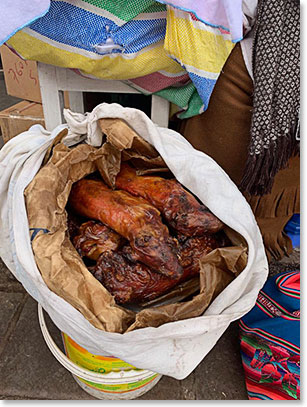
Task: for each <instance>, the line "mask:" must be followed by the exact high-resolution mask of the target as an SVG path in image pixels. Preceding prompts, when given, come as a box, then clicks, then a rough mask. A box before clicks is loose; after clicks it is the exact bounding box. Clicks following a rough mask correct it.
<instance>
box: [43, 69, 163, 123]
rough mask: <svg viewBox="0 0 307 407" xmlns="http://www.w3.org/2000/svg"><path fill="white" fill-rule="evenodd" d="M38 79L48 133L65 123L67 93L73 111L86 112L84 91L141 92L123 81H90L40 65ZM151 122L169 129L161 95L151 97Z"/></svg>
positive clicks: (62, 70)
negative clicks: (66, 92)
mask: <svg viewBox="0 0 307 407" xmlns="http://www.w3.org/2000/svg"><path fill="white" fill-rule="evenodd" d="M38 76H39V83H40V89H41V95H42V105H43V111H44V117H45V126H46V129H47V130H52V129H53V128H54V127H56V126H58V125H59V124H61V123H63V122H64V117H63V108H64V96H63V91H68V95H69V104H70V110H72V111H74V112H78V113H84V104H83V95H82V93H83V92H102V93H138V94H140V93H141V92H139V91H138V90H137V89H134V88H132V87H130V86H129V85H126V84H125V83H123V82H120V81H113V80H102V79H91V78H86V77H84V76H81V75H79V74H77V73H76V72H74V71H73V70H71V69H67V68H60V67H56V66H53V65H47V64H43V63H41V62H39V63H38ZM151 100H152V102H151V119H152V121H153V122H154V123H156V124H157V125H159V126H161V127H168V120H169V102H168V101H167V100H165V99H163V98H161V97H159V96H155V95H152V96H151Z"/></svg>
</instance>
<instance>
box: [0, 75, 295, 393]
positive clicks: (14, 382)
mask: <svg viewBox="0 0 307 407" xmlns="http://www.w3.org/2000/svg"><path fill="white" fill-rule="evenodd" d="M18 101H19V99H16V98H12V97H8V96H7V95H6V92H5V87H4V83H3V78H1V74H0V110H2V109H4V108H6V107H9V106H11V105H13V104H14V103H17V102H18ZM295 269H299V251H295V252H294V253H293V255H291V257H290V258H287V259H284V260H283V261H281V262H272V263H271V265H270V274H271V275H274V274H277V273H279V272H282V271H287V270H295ZM0 310H1V312H0V400H1V399H2V400H92V399H93V398H92V397H91V396H90V395H88V394H87V393H86V392H84V391H83V390H82V389H81V388H80V387H79V386H78V384H77V383H76V382H75V381H74V380H73V377H72V375H71V374H70V373H69V372H68V371H67V370H66V369H65V368H64V367H62V365H61V364H60V363H58V362H57V360H56V359H55V358H54V357H53V355H52V354H51V353H50V351H49V349H48V348H47V346H46V344H45V341H44V339H43V337H42V334H41V332H40V327H39V324H38V318H37V303H36V302H35V301H34V300H33V299H32V298H31V297H30V296H29V295H28V294H27V292H26V291H25V290H24V288H23V287H22V286H21V284H20V283H19V282H18V281H17V280H16V279H15V278H14V276H13V275H12V274H11V273H10V271H9V270H8V269H7V268H6V266H5V265H4V263H3V262H2V261H1V259H0ZM48 327H49V331H50V333H51V335H52V337H53V338H54V340H55V341H56V342H57V344H58V346H59V347H62V342H61V336H60V332H59V330H58V329H57V327H56V326H55V325H54V324H53V323H52V322H51V321H50V320H49V321H48ZM62 348H63V347H62ZM140 400H247V393H246V389H245V383H244V374H243V368H242V364H241V357H240V348H239V340H238V323H237V322H234V323H232V324H231V325H230V326H229V328H228V329H227V331H226V332H225V333H224V335H223V336H222V337H221V338H220V339H219V341H218V342H217V344H216V345H215V347H214V348H213V349H212V350H211V352H210V353H209V354H208V355H207V356H206V357H205V359H204V360H203V361H202V362H201V363H200V364H199V366H198V367H197V368H196V369H195V370H194V371H193V372H192V373H191V374H190V375H189V376H188V377H187V378H186V379H184V380H175V379H173V378H170V377H166V376H164V377H162V379H161V380H160V381H159V383H158V384H157V385H156V386H155V387H154V388H153V389H152V390H150V391H149V392H148V393H146V394H145V395H143V396H142V397H141V398H140Z"/></svg>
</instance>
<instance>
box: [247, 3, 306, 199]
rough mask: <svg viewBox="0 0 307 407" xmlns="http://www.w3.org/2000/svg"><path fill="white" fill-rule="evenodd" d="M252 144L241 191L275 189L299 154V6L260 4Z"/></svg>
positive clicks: (255, 53)
mask: <svg viewBox="0 0 307 407" xmlns="http://www.w3.org/2000/svg"><path fill="white" fill-rule="evenodd" d="M253 74H254V95H253V114H252V123H251V141H250V145H249V157H248V159H247V164H246V168H245V171H244V176H243V178H242V181H241V185H240V187H241V189H242V190H243V191H245V192H249V193H251V194H253V195H263V194H265V193H268V192H270V191H271V188H272V185H273V180H274V176H275V174H276V173H277V171H278V170H280V169H282V168H285V167H286V165H287V163H288V161H289V158H290V157H291V156H293V155H295V154H297V153H298V151H299V146H298V140H297V139H298V138H299V137H298V132H299V118H298V117H299V106H300V4H299V1H297V0H259V3H258V12H257V22H256V26H255V37H254V47H253Z"/></svg>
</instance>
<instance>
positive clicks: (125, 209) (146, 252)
mask: <svg viewBox="0 0 307 407" xmlns="http://www.w3.org/2000/svg"><path fill="white" fill-rule="evenodd" d="M69 204H70V205H71V207H72V209H73V210H74V211H75V212H77V213H78V214H79V215H81V216H86V217H87V218H90V219H96V220H99V221H101V222H102V223H104V224H105V225H107V226H109V227H110V228H111V229H114V230H115V231H116V232H117V233H119V234H120V235H121V236H123V237H125V238H126V239H128V240H129V242H130V245H131V247H132V248H133V250H135V252H136V253H137V255H138V256H139V259H140V261H142V263H144V264H146V265H147V266H149V267H150V268H151V269H153V270H155V271H157V272H158V273H161V274H164V275H166V276H168V277H170V278H178V277H179V276H181V275H182V273H183V270H182V267H181V266H180V264H179V260H178V258H177V255H176V250H175V247H173V246H171V245H170V243H169V232H168V229H167V227H166V226H165V225H163V223H162V221H161V217H160V212H159V211H158V210H157V209H156V208H154V207H153V206H152V205H150V204H149V203H148V202H146V201H145V200H143V199H141V198H136V197H133V196H132V195H130V194H128V193H127V192H125V191H112V190H111V189H109V188H108V187H107V186H106V185H105V184H104V183H103V182H101V181H96V180H89V179H82V180H81V181H78V182H76V183H75V184H74V185H73V187H72V190H71V193H70V197H69Z"/></svg>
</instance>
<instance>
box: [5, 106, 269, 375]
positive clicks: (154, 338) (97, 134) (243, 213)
mask: <svg viewBox="0 0 307 407" xmlns="http://www.w3.org/2000/svg"><path fill="white" fill-rule="evenodd" d="M64 115H65V118H66V120H67V123H68V126H67V125H61V126H58V127H57V128H56V129H54V130H53V131H52V132H51V133H49V132H47V131H46V130H44V129H43V127H41V126H40V125H35V126H32V127H31V128H30V129H29V131H27V132H24V133H22V134H20V135H19V136H16V137H14V138H13V139H12V140H10V141H9V142H8V143H7V144H5V145H4V147H3V148H2V150H1V151H0V216H1V217H0V256H1V257H2V259H3V261H4V262H5V264H6V265H7V267H8V268H9V269H10V270H11V272H12V273H13V274H14V276H15V277H16V278H17V279H18V280H19V281H20V282H21V283H22V284H23V286H24V287H25V289H26V290H27V291H28V292H29V294H30V295H31V296H32V297H33V298H35V300H37V301H38V302H39V303H40V304H41V305H42V307H43V308H44V309H45V310H46V311H47V312H48V314H49V315H50V317H51V319H52V320H53V322H54V323H55V324H56V325H57V327H58V328H59V329H60V330H61V331H64V332H65V333H67V334H68V335H69V336H71V337H72V338H73V340H75V341H76V342H77V343H79V344H80V345H81V346H83V347H84V348H86V349H87V350H88V351H89V352H91V353H93V354H98V355H99V354H100V355H114V356H115V357H118V358H120V359H123V360H125V361H126V362H128V363H131V364H132V365H134V366H136V367H138V368H141V369H149V370H152V371H154V372H158V373H161V374H164V375H169V376H172V377H174V378H176V379H184V378H185V377H186V376H187V375H189V374H190V373H191V372H192V371H193V370H194V369H195V367H196V366H197V365H198V364H199V363H200V362H201V361H202V359H203V358H204V357H205V356H206V355H207V353H208V352H209V351H210V350H211V349H212V347H213V346H214V345H215V343H216V342H217V340H218V339H219V338H220V337H221V335H222V334H223V332H224V331H225V330H226V328H227V327H228V326H229V324H230V323H231V322H232V321H234V320H236V319H239V318H240V317H242V316H243V315H244V314H246V313H247V312H248V311H249V310H250V309H251V308H252V307H253V306H254V304H255V301H256V298H257V294H258V292H259V290H260V289H261V288H262V286H263V284H264V283H265V281H266V278H267V275H268V263H267V259H266V255H265V250H264V246H263V243H262V237H261V234H260V231H259V228H258V226H257V223H256V220H255V217H254V215H253V213H252V211H251V209H250V206H249V205H248V203H247V201H246V200H245V198H244V197H243V195H242V194H241V193H240V192H239V190H238V188H237V187H236V185H235V184H234V183H233V182H232V181H231V180H230V178H229V177H228V175H227V174H226V173H225V172H224V171H223V170H222V169H221V168H220V167H219V165H218V164H217V163H216V162H215V161H214V160H213V159H211V158H210V157H208V156H207V155H206V154H204V153H202V152H200V151H197V150H195V149H194V148H193V147H192V146H191V145H190V144H189V143H188V142H187V141H186V140H185V139H184V138H183V137H182V136H181V135H180V134H178V133H176V132H175V131H172V130H169V129H165V128H160V127H157V126H156V125H155V124H154V123H153V122H152V121H151V120H150V119H149V118H148V117H147V116H146V115H145V114H144V113H143V112H141V111H139V110H136V109H131V108H123V107H122V106H120V105H118V104H105V103H103V104H101V105H99V106H97V107H96V108H95V109H94V110H93V111H92V112H91V113H88V114H86V115H83V114H76V113H72V112H70V111H69V110H65V112H64ZM100 118H120V119H124V120H126V122H127V123H128V124H129V125H130V126H131V127H133V128H134V130H135V131H136V132H137V133H138V134H139V135H140V136H141V137H143V138H144V139H145V140H147V141H148V142H149V143H151V144H152V145H153V146H155V148H156V149H157V150H158V152H159V153H160V154H161V156H162V157H163V159H164V160H165V162H166V164H167V165H168V167H169V168H170V170H171V171H172V172H173V174H174V175H175V176H176V178H177V179H178V181H179V182H181V183H182V184H183V185H184V186H185V187H187V188H188V189H190V190H191V191H192V192H193V193H194V194H195V195H197V196H198V198H199V199H200V200H201V201H202V202H203V203H204V204H205V205H207V206H208V207H209V208H210V209H211V211H212V212H213V213H214V214H215V215H216V216H217V217H218V218H220V219H221V220H222V221H223V222H225V224H227V225H228V226H230V227H231V228H232V229H234V230H236V231H237V232H239V233H240V234H241V235H242V236H243V237H244V238H245V239H246V241H247V243H248V262H247V266H246V268H245V269H244V270H243V272H242V273H241V274H240V275H239V276H238V277H237V278H236V279H235V280H233V281H232V282H231V283H230V284H229V285H228V286H227V287H226V289H225V290H224V291H223V292H222V293H221V294H220V295H219V296H218V297H217V298H216V299H215V300H214V301H213V302H212V303H211V305H210V306H209V308H208V309H207V310H206V311H205V312H204V314H203V315H202V316H200V317H196V318H190V319H185V320H182V321H176V322H171V323H166V324H164V325H162V326H160V327H158V328H142V329H138V330H135V331H132V332H129V333H125V334H117V333H108V332H104V331H101V330H99V329H97V328H95V327H94V326H92V325H91V324H90V323H89V322H88V321H87V320H86V319H85V318H84V317H83V315H82V314H81V313H80V312H79V311H77V310H76V309H75V308H73V307H72V306H71V305H70V304H69V303H68V302H66V301H65V300H63V299H62V298H60V297H59V296H57V295H56V294H54V293H53V292H52V291H50V290H49V289H48V287H47V286H46V284H45V283H44V281H43V279H42V277H41V274H40V272H39V270H38V268H37V266H36V263H35V260H34V256H33V252H32V249H31V243H30V234H29V225H28V220H27V213H26V208H25V201H24V196H23V192H24V189H25V188H26V187H27V185H28V184H29V183H30V182H31V180H32V179H33V177H34V176H35V174H36V173H37V172H38V170H39V168H40V165H41V162H42V160H43V158H44V154H45V152H46V150H47V149H48V147H49V146H50V144H51V143H52V141H53V139H54V138H55V137H56V136H57V134H58V133H59V132H60V131H61V130H63V128H67V127H68V129H69V134H68V136H66V138H65V139H64V140H63V141H64V143H66V144H68V145H73V144H74V143H76V142H78V141H80V140H81V139H83V138H86V142H87V143H89V144H91V145H93V146H99V145H100V144H101V141H102V134H101V131H100V129H99V127H98V125H97V120H98V119H100ZM86 135H87V136H86Z"/></svg>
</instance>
